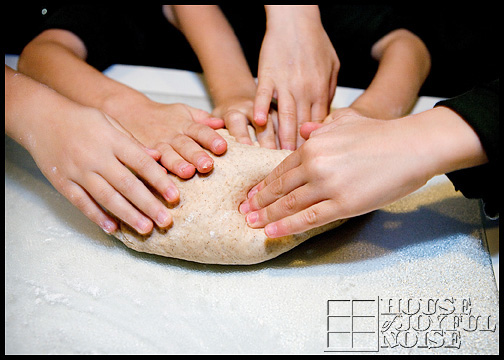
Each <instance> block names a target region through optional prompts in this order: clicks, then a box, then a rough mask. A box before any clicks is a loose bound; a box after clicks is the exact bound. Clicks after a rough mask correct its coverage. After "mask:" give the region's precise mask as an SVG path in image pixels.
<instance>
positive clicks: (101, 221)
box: [63, 181, 117, 234]
mask: <svg viewBox="0 0 504 360" xmlns="http://www.w3.org/2000/svg"><path fill="white" fill-rule="evenodd" d="M63 194H64V195H65V197H66V198H67V199H68V200H69V201H70V202H71V203H72V204H73V205H74V206H75V207H76V208H77V209H79V210H80V211H81V212H82V213H83V214H84V215H86V217H87V218H88V219H90V220H91V221H92V222H94V223H95V224H97V225H98V226H99V227H101V228H102V230H103V231H105V232H106V233H107V234H112V233H113V232H115V231H116V230H117V222H116V221H115V219H114V218H112V217H111V216H110V215H109V214H107V212H106V211H105V210H103V209H102V208H101V206H100V205H98V204H97V203H96V201H94V199H93V198H92V197H91V196H89V194H88V193H87V192H86V191H85V190H84V189H83V188H82V187H81V186H80V185H78V184H76V183H74V182H73V181H72V182H71V184H69V185H68V186H67V188H66V189H65V191H64V192H63Z"/></svg>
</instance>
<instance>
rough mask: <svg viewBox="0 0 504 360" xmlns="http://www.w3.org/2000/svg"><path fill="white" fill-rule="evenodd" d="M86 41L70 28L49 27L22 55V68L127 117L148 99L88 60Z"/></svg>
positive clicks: (120, 118)
mask: <svg viewBox="0 0 504 360" xmlns="http://www.w3.org/2000/svg"><path fill="white" fill-rule="evenodd" d="M85 58H86V50H85V47H84V44H82V42H81V41H80V39H78V38H77V37H76V36H75V35H73V34H72V33H70V32H66V31H61V30H56V31H52V30H50V31H47V32H45V33H43V34H42V35H41V36H39V38H37V39H35V40H34V41H32V42H31V43H30V44H29V45H28V46H27V47H26V48H25V49H24V50H23V53H22V54H21V56H20V60H19V64H18V66H19V69H20V71H22V72H23V73H25V74H27V75H29V76H30V77H32V78H33V79H35V80H37V81H40V82H41V83H44V84H46V85H48V86H49V87H51V88H53V89H55V90H56V91H57V92H58V93H60V94H62V95H64V96H65V97H67V98H69V99H71V100H73V101H75V102H77V103H80V104H82V105H86V106H90V107H94V108H97V109H100V110H102V111H104V112H106V113H108V114H109V115H111V116H112V117H114V118H116V119H117V120H118V121H120V122H122V121H123V120H126V119H127V118H128V117H129V116H130V114H131V113H132V111H131V107H132V106H134V105H135V104H138V103H141V102H146V101H148V99H147V97H146V96H145V95H143V94H141V93H140V92H138V91H136V90H134V89H132V88H130V87H128V86H126V85H124V84H121V83H119V82H117V81H115V80H112V79H110V78H108V77H107V76H105V75H104V74H103V73H101V72H100V71H98V70H96V69H95V68H94V67H92V66H90V65H89V64H87V63H86V62H85Z"/></svg>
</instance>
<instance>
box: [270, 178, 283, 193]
mask: <svg viewBox="0 0 504 360" xmlns="http://www.w3.org/2000/svg"><path fill="white" fill-rule="evenodd" d="M283 187H284V181H283V180H282V177H279V178H278V179H276V180H275V181H273V182H272V183H271V184H270V192H271V194H272V195H273V196H275V198H279V197H280V196H282V194H283Z"/></svg>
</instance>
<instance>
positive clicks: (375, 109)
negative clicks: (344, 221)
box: [351, 29, 430, 119]
mask: <svg viewBox="0 0 504 360" xmlns="http://www.w3.org/2000/svg"><path fill="white" fill-rule="evenodd" d="M372 56H373V58H375V59H376V60H377V61H379V66H378V70H377V72H376V75H375V77H374V78H373V80H372V82H371V84H370V85H369V87H368V88H367V89H366V90H365V92H364V93H363V95H362V96H360V97H359V98H358V99H357V100H356V101H355V102H354V103H353V104H352V105H351V107H352V108H354V109H356V110H358V111H360V112H361V113H363V114H364V115H366V116H370V117H374V118H381V119H392V118H398V117H401V116H404V115H406V114H407V113H408V112H409V111H411V109H412V107H413V105H414V104H415V102H416V100H417V97H418V92H419V91H420V88H421V87H422V85H423V83H424V81H425V79H426V77H427V75H428V73H429V71H430V55H429V52H428V50H427V48H426V47H425V45H424V44H423V42H422V41H421V40H420V39H419V38H418V37H417V36H416V35H414V34H413V33H411V32H409V31H407V30H404V29H400V30H396V31H394V32H392V33H390V34H388V35H386V36H385V37H383V38H382V39H380V40H379V41H378V42H377V43H376V44H375V45H374V46H373V49H372Z"/></svg>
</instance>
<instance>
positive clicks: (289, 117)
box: [278, 92, 297, 150]
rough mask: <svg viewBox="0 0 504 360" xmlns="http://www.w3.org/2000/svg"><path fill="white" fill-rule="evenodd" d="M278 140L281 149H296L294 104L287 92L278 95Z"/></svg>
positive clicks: (292, 98)
mask: <svg viewBox="0 0 504 360" xmlns="http://www.w3.org/2000/svg"><path fill="white" fill-rule="evenodd" d="M278 139H279V140H280V147H281V148H282V149H287V150H295V149H296V139H297V119H296V102H295V99H294V97H293V96H292V94H290V93H289V92H285V93H283V94H279V98H278Z"/></svg>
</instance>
